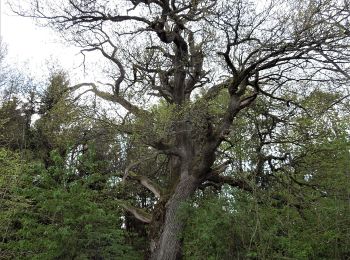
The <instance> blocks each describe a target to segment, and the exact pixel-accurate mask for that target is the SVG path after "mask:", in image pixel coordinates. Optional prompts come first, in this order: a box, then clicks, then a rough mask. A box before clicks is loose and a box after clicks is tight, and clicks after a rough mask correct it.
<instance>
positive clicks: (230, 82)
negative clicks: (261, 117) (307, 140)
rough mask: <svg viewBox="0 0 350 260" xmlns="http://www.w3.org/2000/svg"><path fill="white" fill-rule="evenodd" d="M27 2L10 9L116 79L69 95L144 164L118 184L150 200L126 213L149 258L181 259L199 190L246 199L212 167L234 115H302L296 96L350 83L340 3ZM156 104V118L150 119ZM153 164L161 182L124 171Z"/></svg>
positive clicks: (222, 165) (222, 164)
mask: <svg viewBox="0 0 350 260" xmlns="http://www.w3.org/2000/svg"><path fill="white" fill-rule="evenodd" d="M21 2H22V1H21ZM29 2H30V7H28V8H26V9H25V10H21V8H19V7H15V6H14V9H15V10H16V12H18V13H20V14H21V15H24V16H30V17H35V18H40V19H38V21H41V22H42V23H43V24H45V25H48V26H51V27H53V28H55V29H57V30H58V31H59V32H60V33H61V34H62V36H63V37H64V38H65V39H66V40H68V41H70V42H73V43H74V44H76V45H78V46H80V47H81V48H82V53H87V52H98V53H100V54H101V55H102V57H104V58H105V61H106V63H109V64H110V65H111V66H112V67H113V68H114V70H109V73H108V75H107V76H108V77H106V78H109V79H111V82H108V83H100V82H83V83H80V84H77V85H76V86H75V87H74V88H73V89H74V90H78V89H79V90H80V94H82V93H86V92H92V93H94V94H95V95H96V96H98V97H100V98H102V99H104V100H106V101H109V102H113V103H115V104H118V105H119V106H120V107H122V108H123V109H124V110H125V113H123V112H120V113H119V114H120V115H121V116H122V117H123V119H122V120H120V124H119V125H118V126H117V127H116V129H117V130H118V131H120V132H124V133H126V134H129V135H133V136H135V139H136V140H137V141H138V143H139V145H140V147H144V148H147V149H146V150H145V154H148V153H149V154H150V156H147V157H144V158H141V160H136V161H135V162H133V163H131V164H130V165H129V166H128V167H126V170H125V176H124V179H134V180H138V181H139V183H140V184H141V185H143V186H144V187H146V188H147V189H149V190H150V191H151V192H152V193H153V195H154V196H155V197H156V198H157V199H156V201H157V203H156V205H155V206H154V212H153V214H148V213H147V214H146V213H145V212H142V211H141V210H139V209H137V208H135V207H132V206H131V205H127V204H123V206H124V207H125V208H126V209H127V210H129V211H130V212H131V213H133V214H134V216H135V217H136V218H138V219H139V220H141V221H143V222H145V223H148V224H150V225H151V226H153V228H152V229H151V230H155V232H151V233H152V237H151V240H152V241H150V244H151V251H152V256H151V258H152V259H176V258H178V257H181V241H180V239H179V235H180V233H181V231H182V230H183V227H184V220H183V219H181V220H180V219H179V218H178V217H177V213H178V211H179V208H180V206H181V204H182V203H183V202H184V201H186V200H187V199H189V198H191V196H193V195H194V193H195V192H196V190H197V189H198V188H199V187H203V186H208V185H211V184H215V183H228V184H229V185H231V186H234V187H237V188H239V189H242V190H246V191H250V190H251V187H250V185H249V183H247V182H246V181H245V180H244V179H242V178H241V177H239V176H241V175H239V174H237V175H236V174H234V175H231V176H227V175H225V174H223V173H224V172H225V169H226V168H227V167H229V166H230V164H231V163H232V162H231V161H230V160H225V159H224V157H222V156H219V154H221V153H220V150H221V147H222V145H223V144H224V143H225V142H227V136H228V135H229V134H230V135H235V134H239V133H237V132H236V130H237V129H238V128H236V127H235V124H234V122H235V118H236V116H237V114H238V113H239V112H240V111H241V110H242V109H244V108H246V107H249V106H250V105H251V104H252V103H253V102H254V101H255V99H256V97H257V96H258V95H265V96H267V97H268V98H269V99H270V100H272V101H274V100H275V101H278V102H284V104H285V106H286V108H287V107H290V106H295V107H298V108H300V109H302V107H301V106H300V105H299V104H298V103H297V102H296V100H293V96H295V93H307V92H310V91H311V90H313V89H315V88H322V89H327V90H330V91H332V92H337V91H340V92H341V91H343V89H344V86H346V84H347V82H348V80H349V74H348V70H349V68H348V65H347V64H348V62H349V54H350V53H349V47H348V46H349V37H350V31H349V29H348V23H349V2H348V1H347V0H344V1H336V0H334V1H333V0H329V1H317V0H300V1H296V0H295V1H293V0H284V1H283V0H267V1H263V2H258V1H256V2H254V1H246V0H237V1H229V0H191V1H184V0H125V1H118V0H69V1H57V0H56V1H51V0H46V1H42V0H32V1H29ZM342 87H343V88H342ZM158 100H161V101H162V104H163V105H162V107H161V109H163V110H164V111H166V112H164V113H163V115H162V116H159V111H158V112H157V111H155V110H154V109H151V108H152V105H154V104H155V102H157V101H158ZM218 102H219V103H218ZM218 107H219V108H220V109H217V108H218ZM122 108H121V109H122ZM131 122H132V124H131ZM131 125H132V126H131ZM233 145H234V144H233ZM152 156H154V157H155V156H157V157H159V156H162V157H161V158H166V160H167V162H168V164H167V167H166V170H163V171H162V173H163V174H162V175H161V176H159V175H156V176H155V178H154V179H151V178H150V174H148V173H147V172H144V173H143V174H137V173H135V172H133V171H132V170H133V169H134V168H135V167H136V166H138V165H140V164H142V163H143V162H145V161H147V160H149V158H151V157H152ZM269 158H270V160H269ZM271 158H272V157H271V156H270V157H266V158H265V160H262V162H261V163H262V167H263V166H264V164H268V163H269V162H270V163H271ZM275 158H276V159H277V160H278V158H283V156H280V155H278V154H277V155H276V156H275ZM272 159H273V158H272Z"/></svg>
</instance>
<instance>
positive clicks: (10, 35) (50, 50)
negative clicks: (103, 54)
mask: <svg viewBox="0 0 350 260" xmlns="http://www.w3.org/2000/svg"><path fill="white" fill-rule="evenodd" d="M0 1H1V15H0V21H1V23H0V28H1V31H0V32H1V36H2V40H3V42H4V43H5V44H6V45H7V59H8V62H9V63H11V64H12V66H13V65H14V66H16V67H17V68H19V69H20V70H22V71H27V73H28V74H30V75H33V76H34V77H45V76H47V74H48V67H49V65H48V64H50V66H52V65H53V64H55V63H58V65H59V66H60V67H62V68H64V69H65V70H67V71H69V73H70V75H71V76H72V77H77V75H80V76H79V77H81V75H82V68H81V67H80V68H78V67H79V65H80V64H81V62H82V56H81V55H79V49H77V48H74V47H68V46H67V45H65V44H63V43H62V42H61V41H60V39H59V37H58V35H56V34H55V33H54V32H53V31H52V30H50V29H49V28H43V27H38V26H36V24H35V22H34V21H33V19H30V18H23V17H19V16H17V15H15V14H13V13H12V12H11V10H10V9H9V7H8V5H7V4H6V0H0ZM38 71H40V74H41V75H40V74H38V73H37V72H38Z"/></svg>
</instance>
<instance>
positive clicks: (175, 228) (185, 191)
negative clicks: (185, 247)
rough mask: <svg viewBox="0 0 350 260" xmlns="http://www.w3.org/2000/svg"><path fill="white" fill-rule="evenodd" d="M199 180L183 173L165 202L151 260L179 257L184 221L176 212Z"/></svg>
mask: <svg viewBox="0 0 350 260" xmlns="http://www.w3.org/2000/svg"><path fill="white" fill-rule="evenodd" d="M198 184H199V180H198V179H197V178H196V177H195V176H192V175H189V174H188V173H187V172H186V173H183V174H182V175H181V177H180V181H179V183H178V184H177V186H176V188H175V191H174V193H173V195H172V197H171V198H170V199H169V201H168V202H167V204H166V209H165V210H166V213H165V221H164V226H163V230H162V231H161V235H160V237H159V240H158V243H157V247H156V249H155V251H154V252H153V253H152V256H151V259H152V260H175V259H180V258H181V239H180V235H181V232H182V230H183V228H184V225H185V223H184V221H183V220H180V219H179V216H178V212H179V208H180V206H181V204H182V203H184V202H185V201H186V200H187V199H189V198H190V197H191V196H192V195H193V194H194V192H195V190H196V188H197V186H198Z"/></svg>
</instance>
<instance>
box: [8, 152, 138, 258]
mask: <svg viewBox="0 0 350 260" xmlns="http://www.w3.org/2000/svg"><path fill="white" fill-rule="evenodd" d="M52 157H53V158H52V161H54V165H53V166H51V167H50V168H49V169H48V170H46V169H45V168H43V167H42V166H41V165H38V164H29V165H27V166H26V167H25V168H23V169H22V176H21V179H22V180H23V182H24V183H25V184H26V185H23V186H22V187H21V189H19V190H18V191H17V194H19V195H20V196H22V197H25V198H26V200H28V201H30V207H22V208H21V209H20V210H17V211H16V212H14V213H13V214H12V216H11V218H12V222H15V223H17V226H18V227H17V230H15V232H14V233H13V235H12V236H11V237H9V236H7V237H5V238H4V239H3V243H2V244H1V250H2V251H3V252H5V256H8V258H9V259H10V258H12V257H15V258H21V259H115V258H117V259H139V258H140V256H139V255H138V254H137V252H135V251H133V250H132V248H131V246H129V245H128V243H127V242H126V238H127V233H126V232H125V230H123V229H122V228H121V226H122V219H121V212H120V211H119V209H118V208H117V205H116V203H115V202H113V201H112V200H105V199H104V198H103V196H102V194H101V193H99V192H97V191H94V190H91V189H89V188H88V183H89V178H88V177H87V178H86V179H84V180H74V181H69V179H70V178H69V177H70V176H71V175H74V174H75V172H74V169H69V168H67V167H66V166H65V161H64V160H63V159H62V158H60V156H59V155H58V154H57V153H53V154H52ZM118 212H119V213H118Z"/></svg>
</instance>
